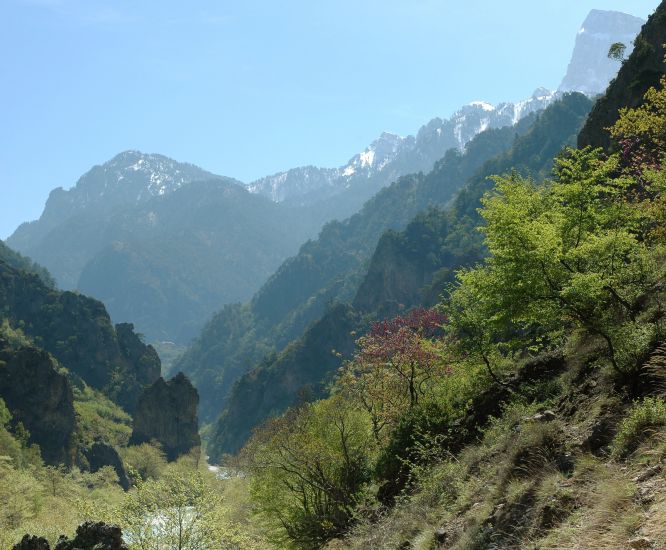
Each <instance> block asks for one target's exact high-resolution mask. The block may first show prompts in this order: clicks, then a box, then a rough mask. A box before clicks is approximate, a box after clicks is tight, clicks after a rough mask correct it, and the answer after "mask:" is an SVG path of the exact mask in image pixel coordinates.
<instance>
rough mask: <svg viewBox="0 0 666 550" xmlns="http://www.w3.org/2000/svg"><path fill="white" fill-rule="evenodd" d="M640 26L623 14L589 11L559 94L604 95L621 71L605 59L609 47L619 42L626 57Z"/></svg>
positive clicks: (640, 21) (616, 65)
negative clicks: (625, 47)
mask: <svg viewBox="0 0 666 550" xmlns="http://www.w3.org/2000/svg"><path fill="white" fill-rule="evenodd" d="M643 23H645V21H643V20H642V19H639V18H638V17H633V16H631V15H627V14H626V13H620V12H617V11H601V10H592V11H591V12H590V14H589V15H588V16H587V19H585V22H584V23H583V26H582V28H581V29H580V31H579V32H578V36H577V37H576V47H575V48H574V51H573V55H572V57H571V62H570V63H569V68H568V70H567V74H566V76H565V77H564V80H562V83H561V84H560V87H559V91H560V92H571V91H577V92H583V93H585V94H587V95H590V96H594V95H597V94H602V93H604V92H605V91H606V87H607V86H608V84H609V83H610V81H611V80H612V79H613V78H614V77H615V75H616V74H617V72H618V70H619V69H620V62H619V61H616V60H614V59H609V58H608V50H609V48H610V47H611V44H613V43H615V42H622V43H623V44H625V45H626V46H627V52H626V54H627V55H629V54H630V53H631V50H632V49H633V46H632V43H633V41H634V39H635V38H636V35H637V34H638V33H639V31H640V30H641V26H642V25H643Z"/></svg>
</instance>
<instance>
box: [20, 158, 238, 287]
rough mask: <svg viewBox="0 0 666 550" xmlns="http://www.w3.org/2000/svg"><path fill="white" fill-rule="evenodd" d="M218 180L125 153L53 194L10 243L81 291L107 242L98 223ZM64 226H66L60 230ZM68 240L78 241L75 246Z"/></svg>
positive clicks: (61, 282) (194, 170)
mask: <svg viewBox="0 0 666 550" xmlns="http://www.w3.org/2000/svg"><path fill="white" fill-rule="evenodd" d="M215 177H217V176H214V175H213V174H211V173H209V172H206V171H205V170H202V169H201V168H198V167H196V166H193V165H191V164H185V163H179V162H176V161H174V160H172V159H169V158H167V157H164V156H162V155H146V154H143V153H140V152H139V151H125V152H123V153H120V154H119V155H116V156H115V157H114V158H112V159H111V160H109V161H108V162H106V163H104V164H103V165H101V166H94V167H93V168H91V169H90V170H89V171H88V172H86V173H85V174H84V175H83V176H81V177H80V178H79V180H78V181H77V182H76V185H75V186H74V187H72V188H71V189H68V190H64V189H63V188H62V187H58V188H56V189H54V190H53V191H51V193H50V195H49V198H48V200H47V202H46V205H45V207H44V211H43V212H42V215H41V216H40V218H39V220H36V221H33V222H29V223H24V224H22V225H21V226H19V227H18V229H17V230H16V231H15V232H14V234H13V235H11V236H10V237H9V239H7V244H8V245H9V246H11V247H12V248H14V249H15V250H18V251H19V252H22V253H24V254H26V255H28V256H30V257H31V258H33V259H34V260H35V261H38V262H40V263H43V264H44V265H45V266H46V267H47V268H48V269H49V271H50V272H51V273H52V274H53V276H54V277H55V278H56V280H57V281H58V284H59V285H61V286H62V287H63V288H67V289H72V288H76V285H77V283H78V277H79V274H80V271H81V269H82V268H83V266H84V265H85V263H86V261H87V259H88V258H89V257H90V255H91V254H92V253H94V252H95V251H96V250H97V249H98V248H99V246H100V243H101V242H103V238H104V228H103V226H102V227H99V226H97V227H94V230H91V229H93V228H92V224H93V223H95V222H100V221H105V220H106V219H107V218H108V216H110V215H111V214H112V213H113V212H114V210H115V209H116V208H118V207H123V208H127V207H131V206H134V205H136V204H139V203H141V202H144V201H147V200H150V199H151V198H152V197H155V196H163V195H166V194H169V193H171V192H173V191H175V190H176V189H179V188H180V187H182V186H184V185H187V184H188V183H190V182H192V181H197V180H206V179H211V178H215ZM224 179H226V178H224ZM227 181H230V182H231V181H233V180H228V179H227ZM237 183H239V182H237ZM70 220H72V221H70ZM74 220H75V221H74ZM63 224H66V225H65V228H64V229H62V230H60V231H58V229H59V228H60V227H62V226H63ZM81 231H82V232H83V234H79V233H80V232H81ZM53 232H55V234H54V235H51V234H52V233H53ZM68 239H76V241H75V242H72V243H71V244H70V243H68V242H67V240H68ZM60 240H62V241H63V242H59V241H60ZM68 245H69V246H68Z"/></svg>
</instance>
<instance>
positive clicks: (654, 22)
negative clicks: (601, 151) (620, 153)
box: [578, 3, 666, 149]
mask: <svg viewBox="0 0 666 550" xmlns="http://www.w3.org/2000/svg"><path fill="white" fill-rule="evenodd" d="M664 44H666V5H664V4H663V3H662V4H661V5H660V6H659V7H658V8H657V9H656V10H655V12H654V13H653V14H652V15H651V16H650V18H649V19H648V22H647V23H646V24H645V26H644V27H643V29H642V30H641V33H640V34H639V35H638V37H637V38H636V41H635V48H634V51H633V53H632V55H631V56H630V57H629V59H627V60H626V61H625V62H624V63H623V64H622V67H621V68H620V72H619V73H618V75H617V78H616V79H615V80H614V81H613V83H612V84H611V85H610V86H609V88H608V90H607V91H606V93H605V95H604V96H603V97H602V98H601V99H600V100H599V101H597V103H596V105H595V106H594V109H593V110H592V113H591V114H590V117H589V118H588V120H587V123H586V124H585V127H584V128H583V130H582V131H581V133H580V136H579V137H578V145H579V146H580V147H585V146H588V145H589V146H592V147H603V148H606V149H608V148H611V147H612V145H613V144H612V142H611V136H610V134H609V133H608V131H607V130H606V128H609V127H610V126H612V125H613V124H614V123H615V122H616V121H617V119H618V116H619V114H618V111H619V109H620V108H621V107H629V108H632V107H637V106H638V105H640V104H642V102H643V96H644V95H645V92H647V90H648V89H649V88H650V87H653V86H658V85H659V80H660V78H661V77H662V76H663V75H664V72H666V62H664V54H665V53H666V52H665V50H664V47H663V46H664Z"/></svg>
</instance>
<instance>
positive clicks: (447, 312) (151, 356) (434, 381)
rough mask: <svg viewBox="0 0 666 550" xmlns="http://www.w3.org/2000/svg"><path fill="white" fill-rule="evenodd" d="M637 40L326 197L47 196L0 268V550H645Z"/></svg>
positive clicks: (649, 112)
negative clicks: (617, 55) (623, 51)
mask: <svg viewBox="0 0 666 550" xmlns="http://www.w3.org/2000/svg"><path fill="white" fill-rule="evenodd" d="M639 23H640V20H637V19H636V18H633V17H631V16H626V15H624V14H619V13H617V12H601V11H597V10H595V11H593V12H592V13H591V14H590V15H589V16H588V18H587V19H586V21H585V22H584V25H583V27H582V28H581V31H580V32H579V33H578V35H577V39H576V45H575V50H574V53H573V56H572V60H571V63H570V65H569V69H568V72H567V75H566V76H565V78H564V79H563V81H562V85H561V86H560V89H559V90H558V91H549V90H546V89H543V88H537V90H536V91H535V92H534V93H533V94H532V96H531V97H530V98H528V99H526V100H525V101H520V102H516V103H502V104H500V105H490V104H488V103H485V102H483V101H474V102H472V103H470V104H468V105H465V106H463V107H462V108H460V109H459V110H458V111H456V112H455V113H454V114H453V115H452V117H451V118H449V119H445V120H444V119H440V118H436V119H433V120H431V121H430V122H429V123H428V124H426V125H425V126H423V127H422V128H421V129H420V130H419V132H418V133H417V134H416V135H414V136H407V137H401V136H397V135H395V134H391V133H388V132H385V133H383V134H382V135H381V136H380V137H379V138H378V139H377V140H375V141H374V142H373V143H372V144H370V145H369V146H368V147H367V148H366V149H365V150H364V151H362V152H361V153H359V154H357V155H354V156H353V157H352V158H351V159H350V160H349V162H348V163H347V164H345V165H343V166H340V167H338V168H316V167H311V166H305V167H301V168H295V169H292V170H288V171H286V172H282V173H280V174H276V175H274V176H269V177H266V178H262V179H260V180H258V181H256V182H253V183H249V184H247V183H243V182H240V181H238V180H236V179H233V178H228V177H223V176H219V175H215V174H212V173H210V172H207V171H206V170H204V169H202V168H199V167H197V166H193V165H190V164H186V163H181V162H178V161H175V160H172V159H170V158H167V157H164V156H162V155H158V154H145V153H142V152H139V151H125V152H123V153H120V154H119V155H117V156H116V157H114V158H113V159H111V160H109V161H108V162H106V163H104V164H102V165H100V166H95V167H93V168H92V169H91V170H90V171H88V172H87V173H86V174H84V175H83V176H82V177H81V178H80V179H79V181H78V182H77V184H76V185H75V186H74V187H72V188H71V189H69V190H64V189H62V188H58V189H56V190H54V191H53V192H52V193H51V196H50V198H49V201H48V203H47V205H46V208H45V209H44V212H43V214H42V216H41V218H40V219H39V220H37V221H35V222H31V223H26V224H23V225H22V226H20V227H19V228H18V229H17V230H16V232H15V234H14V235H13V236H12V238H11V240H10V243H9V245H6V244H5V243H3V242H1V241H0V503H2V506H0V510H1V511H2V513H0V547H2V548H5V547H7V548H10V547H13V548H14V550H25V549H32V548H40V549H44V548H46V549H47V550H48V548H49V547H50V546H49V545H53V544H57V546H56V547H55V548H57V549H62V548H65V547H66V548H69V547H70V546H71V547H72V548H74V547H76V548H79V547H81V548H88V547H91V548H92V547H93V546H94V547H100V546H105V547H106V546H108V547H109V548H111V547H113V548H128V549H129V548H130V547H131V548H134V547H135V546H137V544H138V545H139V546H141V545H143V546H145V545H148V546H151V547H155V548H157V547H167V546H169V547H170V546H174V545H175V546H178V547H186V546H192V544H194V546H197V548H198V547H201V548H223V547H225V548H226V547H234V548H236V547H238V548H241V547H242V548H248V549H253V550H265V549H267V548H276V549H277V548H293V549H299V550H313V549H315V548H331V549H332V548H336V549H338V548H339V549H342V548H403V547H410V548H412V547H413V548H417V547H419V548H420V547H424V548H425V547H428V548H433V549H434V548H458V549H460V550H467V549H469V548H490V547H493V548H495V547H497V548H498V549H499V548H507V549H508V548H524V547H525V548H527V547H530V548H531V547H535V548H536V547H539V548H540V547H543V546H547V547H551V546H552V547H557V548H568V547H570V546H571V545H572V544H574V543H579V542H580V541H583V542H582V546H584V547H586V548H587V547H597V546H599V544H601V547H603V548H609V549H611V548H612V549H615V548H624V547H630V548H657V547H659V544H661V543H662V542H666V538H665V537H664V529H663V525H664V521H663V520H664V519H666V501H665V500H664V499H663V498H660V497H659V496H658V495H659V494H660V493H659V491H662V492H663V489H664V484H663V483H662V482H663V480H662V479H661V477H663V473H664V472H663V471H662V470H663V468H662V464H661V460H660V457H662V458H663V456H666V447H665V446H664V437H666V401H665V400H664V399H665V398H664V391H663V390H664V384H663V382H664V380H665V379H666V375H665V372H666V371H665V369H666V345H665V344H664V339H665V338H666V329H665V328H664V326H665V325H664V320H665V319H666V313H665V312H664V308H663V306H662V304H663V301H664V299H666V283H665V281H666V262H665V260H664V235H666V229H665V227H666V222H665V220H666V216H665V212H666V195H665V192H664V189H665V187H664V182H665V181H666V154H665V153H664V143H666V0H663V1H662V2H661V5H660V6H659V8H658V9H657V10H656V12H655V13H654V14H652V15H651V16H650V18H649V20H648V21H647V22H646V23H645V25H643V26H642V28H641V29H640V31H638V29H637V26H638V25H639ZM634 31H638V32H639V34H638V35H637V36H636V37H635V47H634V48H633V52H632V53H631V54H630V55H629V54H628V55H629V57H628V58H627V59H626V60H624V61H622V62H620V61H619V60H615V61H613V62H610V61H609V62H606V61H608V48H609V46H610V45H611V44H614V43H616V42H620V41H622V42H623V43H625V44H626V45H627V46H628V51H631V49H632V48H631V44H630V41H631V40H634V38H633V37H634V34H633V33H634ZM602 58H603V62H600V61H599V60H600V59H602ZM588 64H591V65H588ZM591 68H592V69H593V70H590V69H591ZM618 69H619V70H618ZM527 74H531V73H529V72H528V73H527ZM510 77H511V75H507V78H510ZM609 82H610V85H608V83H609ZM607 85H608V87H607V88H606V90H605V91H603V93H602V94H601V95H598V94H597V92H598V91H602V90H600V88H602V89H603V88H604V87H606V86H607ZM570 86H571V87H573V88H574V90H573V91H572V90H568V89H567V88H568V87H570ZM657 87H658V88H657ZM578 88H580V90H581V91H577V89H578ZM10 245H11V246H10ZM12 246H13V247H14V248H17V249H20V251H21V252H27V253H28V254H29V255H30V257H28V256H23V255H22V254H21V253H20V252H18V251H16V250H14V249H13V248H12ZM35 259H37V260H40V262H43V263H45V264H47V267H49V268H50V269H51V272H49V270H47V269H46V267H43V266H42V265H40V263H37V262H35V261H33V260H35ZM59 287H66V289H64V290H63V289H62V288H59ZM68 289H71V290H68ZM150 342H153V343H154V344H155V346H153V345H152V344H151V343H150ZM186 343H187V347H186V348H185V347H184V345H185V344H186ZM176 351H178V354H176ZM165 358H166V359H167V361H168V365H167V366H166V367H165V363H164V361H163V359H165ZM176 373H177V374H176ZM172 375H175V376H173V378H172V379H171V380H167V377H171V376H172ZM199 420H201V421H202V424H200V423H199ZM206 466H207V467H206ZM206 470H208V471H206ZM636 495H639V496H641V495H642V496H641V498H637V497H636ZM643 496H645V498H643ZM74 504H75V505H74ZM91 518H92V520H93V521H100V520H102V519H103V520H104V522H106V523H93V522H91V521H89V520H90V519H91ZM84 521H85V522H86V523H85V524H83V522H84ZM111 522H114V523H118V527H116V526H113V525H110V523H111ZM77 526H80V527H79V529H78V530H77V535H76V540H74V541H73V542H71V543H69V542H68V541H67V540H66V538H65V536H70V537H71V536H73V533H74V529H76V527H77ZM121 530H122V532H121ZM34 532H37V534H38V535H37V536H32V535H33V533H34ZM63 532H64V533H66V535H64V536H60V534H61V533H63ZM42 535H43V536H44V537H46V538H40V537H41V536H42ZM183 535H185V536H186V537H192V538H190V539H189V541H186V540H185V539H183ZM58 537H59V538H58ZM47 539H48V540H47ZM111 539H113V541H114V542H113V543H109V544H107V542H106V541H111ZM19 541H20V542H19ZM56 541H58V542H57V543H56ZM84 541H85V542H84ZM167 541H168V542H167ZM17 543H18V544H17Z"/></svg>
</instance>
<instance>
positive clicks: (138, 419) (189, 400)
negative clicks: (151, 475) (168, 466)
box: [130, 373, 201, 461]
mask: <svg viewBox="0 0 666 550" xmlns="http://www.w3.org/2000/svg"><path fill="white" fill-rule="evenodd" d="M198 405H199V394H198V392H197V390H196V389H195V388H194V386H192V384H191V382H190V381H189V380H188V379H187V377H186V376H185V375H184V374H183V373H179V374H178V375H177V376H176V377H175V378H173V379H171V380H170V381H169V382H165V381H164V379H163V378H159V379H158V380H157V381H156V382H155V383H154V384H153V385H152V386H150V387H148V388H146V389H145V390H144V391H143V393H142V394H141V397H140V398H139V404H138V406H137V410H136V413H135V415H134V429H133V431H132V437H131V439H130V445H140V444H141V443H148V442H150V441H153V440H155V441H157V442H158V443H160V444H161V445H162V448H163V450H164V452H165V454H166V456H167V459H168V460H170V461H173V460H176V459H177V458H178V457H179V456H181V455H184V454H187V453H188V452H190V451H191V450H192V449H194V448H195V447H200V446H201V438H200V437H199V420H198V418H197V407H198Z"/></svg>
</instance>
